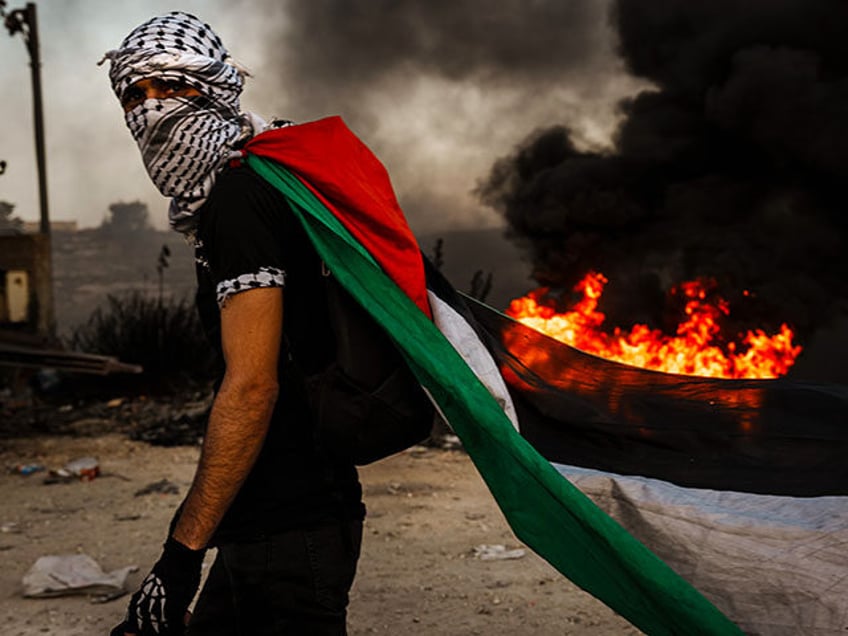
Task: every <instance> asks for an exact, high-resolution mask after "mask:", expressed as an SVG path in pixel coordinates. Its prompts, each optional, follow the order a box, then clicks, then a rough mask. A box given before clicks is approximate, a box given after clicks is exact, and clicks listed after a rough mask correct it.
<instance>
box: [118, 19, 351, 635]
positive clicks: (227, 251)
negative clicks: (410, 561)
mask: <svg viewBox="0 0 848 636" xmlns="http://www.w3.org/2000/svg"><path fill="white" fill-rule="evenodd" d="M105 59H108V60H109V61H110V62H111V67H110V73H109V76H110V79H111V82H112V87H113V89H114V92H115V94H116V95H117V97H118V99H119V100H120V102H121V104H122V106H123V109H124V112H125V118H126V123H127V126H128V127H129V129H130V131H131V133H132V136H133V138H134V139H135V140H136V142H137V143H138V146H139V148H140V150H141V154H142V159H143V161H144V164H145V166H146V168H147V171H148V173H149V175H150V178H151V179H152V180H153V182H154V184H155V185H156V186H157V188H158V189H159V190H160V191H161V192H162V193H163V194H164V195H165V196H167V197H170V198H171V205H170V222H171V225H172V227H173V228H174V229H176V230H177V231H179V232H182V233H184V234H185V235H186V236H187V237H188V238H189V239H190V242H191V243H192V244H193V245H194V246H195V249H196V254H197V263H198V265H197V275H198V284H199V287H198V294H197V302H198V308H199V311H200V314H201V319H202V321H203V323H204V327H205V329H206V330H207V332H208V333H209V334H210V336H211V340H212V342H213V343H216V345H218V346H219V347H220V352H221V354H222V356H223V360H224V363H225V368H226V371H225V373H224V375H223V378H222V380H221V381H220V384H219V386H218V388H217V392H216V397H215V400H214V403H213V407H212V411H211V415H210V418H209V422H208V428H207V431H206V435H205V437H204V442H203V448H202V451H201V456H200V461H199V464H198V468H197V471H196V474H195V477H194V481H193V484H192V486H191V488H190V490H189V492H188V494H187V496H186V499H185V501H184V503H183V505H182V506H181V508H180V510H179V511H178V513H177V515H176V516H175V518H174V522H173V523H172V524H171V530H170V534H169V536H168V537H167V540H166V542H165V544H164V550H163V552H162V555H161V557H160V558H159V560H158V562H157V563H156V564H155V566H154V567H153V569H152V571H151V572H150V574H149V575H148V576H147V577H146V578H145V579H144V582H143V583H142V585H141V588H140V589H139V590H138V591H137V592H136V593H135V594H134V595H133V596H132V598H131V601H130V603H129V609H128V613H127V616H126V618H125V620H124V622H123V623H121V625H119V626H118V627H116V628H115V629H114V630H113V632H112V633H113V634H118V635H121V634H143V635H147V634H182V633H183V632H184V630H185V629H187V633H189V634H203V635H207V634H233V635H234V634H243V635H244V634H250V635H251V636H259V635H261V634H284V633H285V634H343V633H345V617H346V606H347V602H348V591H349V589H350V586H351V584H352V582H353V578H354V573H355V569H356V563H357V559H358V556H359V548H360V541H361V533H362V520H363V517H364V506H363V504H362V501H361V487H360V484H359V481H358V476H357V472H356V469H355V467H354V465H353V463H352V462H347V461H340V460H336V459H330V458H329V457H328V456H327V455H326V454H324V453H322V452H321V451H320V450H319V449H317V448H316V444H315V442H314V439H313V436H312V434H311V431H310V427H309V426H308V425H306V422H307V421H308V413H307V410H306V409H307V405H306V403H305V401H304V398H303V395H302V392H300V391H298V390H296V389H297V380H296V379H292V378H290V377H287V376H286V372H285V370H286V368H287V367H286V366H285V365H284V364H283V362H284V361H285V360H284V359H286V358H287V357H288V356H291V357H293V358H294V359H295V360H298V361H299V363H300V365H301V367H303V368H302V371H303V372H304V373H307V374H308V373H309V372H310V371H311V370H313V369H319V368H321V367H322V366H324V365H326V364H327V363H328V360H329V359H330V357H331V356H332V355H333V353H332V351H331V349H330V347H331V344H330V342H329V339H328V338H327V337H326V334H327V333H328V331H329V327H328V311H327V301H326V298H325V297H324V295H323V293H322V289H323V287H322V285H321V284H320V281H321V278H320V277H321V275H322V273H321V272H322V262H321V259H320V258H319V257H318V255H317V254H316V252H315V251H314V249H313V248H312V247H311V245H310V241H309V239H308V238H307V237H306V235H305V232H304V229H303V228H302V227H301V226H300V225H299V224H298V223H297V222H296V220H295V219H294V217H293V216H292V215H291V214H289V213H286V212H287V211H288V203H287V202H286V199H285V198H284V197H283V195H281V193H280V192H279V191H278V190H276V189H275V188H274V187H272V186H270V185H269V184H268V183H267V182H266V181H265V180H263V179H262V178H261V177H259V176H257V174H256V173H255V172H253V171H252V170H250V169H249V168H248V167H246V166H243V165H238V158H239V157H241V156H242V155H244V151H243V150H242V148H243V146H245V144H246V143H247V142H248V141H249V140H251V139H252V138H254V137H255V136H256V135H258V134H259V133H261V132H263V131H265V130H268V129H272V128H276V129H280V130H285V128H284V127H286V126H289V127H291V128H301V127H300V126H290V124H289V123H287V122H275V123H274V124H272V125H268V124H266V123H265V122H264V121H262V120H261V119H260V118H259V117H257V116H255V115H253V114H250V113H245V112H242V111H241V110H240V107H239V94H240V93H241V90H242V84H243V80H244V77H245V75H246V73H245V72H244V71H243V70H242V69H241V68H239V66H238V65H236V64H235V63H234V62H233V61H232V60H231V59H230V57H229V54H228V52H227V50H226V49H225V48H224V46H223V44H222V43H221V40H220V39H219V38H218V36H217V35H216V34H215V33H214V32H213V31H212V29H211V28H210V27H209V26H208V25H207V24H204V23H203V22H202V21H200V20H198V19H197V18H195V17H194V16H191V15H188V14H186V13H181V12H173V13H169V14H167V15H163V16H159V17H155V18H153V19H151V20H149V21H147V22H145V23H144V24H142V25H140V26H138V27H137V28H136V29H134V30H133V31H132V32H131V33H130V34H129V35H128V36H127V37H126V39H125V40H124V41H123V42H122V43H121V45H120V48H118V49H117V50H113V51H109V52H108V53H107V54H106V56H105ZM284 296H285V312H284V303H283V298H284ZM284 315H285V330H284V329H283V324H284V318H283V316H284ZM284 333H285V335H283V334H284ZM281 351H283V352H284V353H283V354H281ZM210 546H215V547H217V548H218V554H217V558H216V560H215V562H214V564H213V565H212V567H211V570H210V572H209V577H208V580H207V582H206V584H205V586H204V589H203V590H202V592H201V594H200V596H199V598H198V601H197V604H196V606H195V611H194V614H193V617H192V618H191V620H190V623H189V625H188V627H187V628H185V627H184V625H185V622H186V621H187V620H188V617H187V608H188V606H189V604H190V602H191V601H192V599H193V598H194V595H195V593H196V590H197V588H198V585H199V581H200V572H201V563H202V561H203V558H204V552H205V550H206V549H207V548H208V547H210Z"/></svg>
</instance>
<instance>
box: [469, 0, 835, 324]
mask: <svg viewBox="0 0 848 636" xmlns="http://www.w3.org/2000/svg"><path fill="white" fill-rule="evenodd" d="M610 19H611V21H612V24H613V26H614V28H615V30H616V32H617V35H618V41H619V52H620V55H621V56H622V58H623V60H624V62H625V64H626V66H627V68H628V70H629V71H630V72H631V73H632V74H634V75H635V76H637V77H639V78H643V79H645V80H647V81H648V82H650V83H651V85H652V87H651V88H649V89H647V90H644V91H643V92H641V93H640V94H638V95H636V96H635V97H632V98H629V99H627V100H625V101H623V102H622V103H621V104H620V110H621V114H622V116H623V119H622V121H621V124H620V126H619V128H618V130H617V133H616V135H615V138H614V144H613V147H612V149H611V150H609V151H608V152H596V151H587V150H585V149H581V148H578V147H577V146H576V145H575V143H574V135H573V134H572V132H571V131H570V130H569V128H568V127H567V126H566V125H557V126H552V127H549V128H546V129H542V130H537V131H535V132H533V133H532V134H531V135H530V136H529V137H528V138H527V139H526V140H525V141H524V142H523V144H521V145H520V147H519V148H517V150H516V151H515V152H514V154H512V155H511V156H509V157H505V158H503V159H501V160H499V161H497V162H496V164H495V165H494V167H493V168H492V170H491V173H490V174H489V176H488V177H487V179H486V180H485V181H484V182H483V183H482V184H481V185H480V187H479V192H480V194H481V197H482V199H483V201H485V202H486V203H488V204H489V205H491V206H494V207H496V208H497V209H498V210H500V211H501V212H502V213H503V215H504V216H505V218H506V220H507V222H508V225H509V233H510V236H511V237H512V238H513V239H514V240H515V241H516V242H517V243H518V244H519V245H520V246H522V248H523V249H524V250H525V251H526V253H527V254H528V255H529V258H530V259H531V260H532V263H533V266H534V277H535V278H536V280H537V281H538V282H539V283H540V284H543V285H548V286H553V287H562V288H568V287H570V286H571V285H572V284H573V283H574V282H575V281H576V280H577V279H578V278H580V277H582V276H583V275H584V274H585V273H586V272H587V271H588V270H590V269H595V270H600V271H602V272H604V273H605V274H606V275H607V276H608V277H609V278H610V279H611V281H612V282H611V283H610V285H609V286H608V288H607V293H606V294H605V297H604V298H605V301H606V302H607V303H608V305H607V306H606V309H607V311H608V313H610V314H611V316H610V318H611V319H612V321H613V322H617V323H620V324H631V323H632V322H633V321H634V320H640V321H643V320H646V321H648V322H649V323H651V324H653V325H656V326H662V323H663V316H662V302H658V300H657V299H658V298H661V297H662V295H663V291H662V290H663V289H665V288H667V286H669V285H671V284H674V283H676V282H680V281H682V280H687V279H691V278H695V277H699V276H706V277H712V278H715V279H716V280H717V281H718V283H719V286H720V289H721V290H722V291H724V292H725V295H726V296H728V299H729V300H730V301H731V303H732V305H733V308H734V310H735V311H736V313H737V317H738V318H739V319H740V320H742V321H750V322H753V321H757V322H759V323H760V324H763V325H765V326H771V327H775V326H777V325H778V324H779V323H780V322H783V321H787V322H790V323H791V324H793V325H794V326H795V327H796V328H797V329H798V330H799V332H800V335H801V337H802V338H803V337H804V336H805V335H809V334H810V333H811V332H813V331H815V329H817V328H818V327H820V326H823V325H825V324H826V323H827V321H828V320H829V319H830V317H831V316H834V315H836V310H837V309H840V308H841V309H842V310H844V309H845V307H847V306H848V258H846V254H845V247H846V242H845V238H846V233H848V206H846V200H845V186H846V184H848V37H846V36H845V34H846V33H848V3H845V2H844V0H815V1H812V2H811V1H809V0H748V1H746V2H741V3H740V2H734V1H732V0H709V1H706V0H697V1H696V0H662V1H660V0H617V1H616V2H615V3H614V5H613V7H612V11H611V14H610ZM743 290H748V291H749V292H751V294H752V295H751V296H750V297H747V298H743V297H742V292H743Z"/></svg>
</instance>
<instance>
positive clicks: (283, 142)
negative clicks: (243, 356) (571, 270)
mask: <svg viewBox="0 0 848 636" xmlns="http://www.w3.org/2000/svg"><path fill="white" fill-rule="evenodd" d="M246 161H247V164H248V165H249V166H251V167H252V168H253V169H254V170H256V171H257V173H259V174H260V175H262V176H263V177H264V178H265V179H267V180H268V181H269V182H270V183H272V184H273V185H274V186H276V187H277V188H279V189H280V190H281V191H282V192H283V193H284V194H285V195H286V197H287V198H288V200H289V201H290V203H291V206H292V208H293V209H294V211H295V213H296V214H297V215H298V217H299V218H300V220H301V222H302V223H303V225H304V227H305V228H306V230H307V232H308V234H309V236H310V237H311V239H312V241H313V243H314V245H315V247H316V249H317V250H318V252H319V253H320V254H321V257H322V258H323V259H324V261H325V262H326V264H327V265H328V267H329V268H330V269H331V270H332V271H333V273H334V275H335V276H336V278H337V279H338V280H339V282H340V283H341V284H343V285H344V286H345V287H346V288H347V289H348V291H349V292H350V293H351V294H352V295H353V296H354V297H355V298H356V299H357V300H358V301H359V302H360V303H361V304H362V305H363V306H364V307H365V308H366V309H367V310H368V311H369V312H370V313H371V315H372V316H373V317H374V319H375V320H376V321H377V322H379V323H380V324H381V325H382V326H383V327H384V328H385V329H386V331H387V332H388V333H389V334H390V335H391V336H392V338H393V339H394V340H395V342H396V343H397V345H398V346H399V348H400V349H401V350H402V352H403V353H404V355H405V356H406V359H407V361H408V362H409V365H410V367H411V368H412V369H413V371H414V372H415V374H416V376H417V377H418V379H419V381H420V382H421V383H422V385H423V386H424V387H425V388H426V389H427V390H428V392H429V393H430V395H431V397H432V398H433V400H434V402H435V403H436V405H437V407H438V409H439V410H440V412H441V413H442V415H443V416H444V417H445V419H446V420H447V421H448V422H449V423H450V425H451V427H452V428H453V429H454V431H455V432H456V433H457V434H458V435H459V437H460V438H461V439H462V442H463V444H464V446H465V448H466V450H467V451H468V453H469V455H470V457H471V458H472V460H473V461H474V463H475V465H476V466H477V468H478V470H479V471H480V473H481V475H482V476H483V478H484V480H485V481H486V483H487V485H488V487H489V489H490V490H491V492H492V494H493V495H494V497H495V499H496V500H497V502H498V504H499V505H500V507H501V509H502V511H503V512H504V514H505V516H506V518H507V520H508V522H509V523H510V525H511V526H512V528H513V530H514V532H515V533H516V535H517V536H518V537H519V538H520V539H521V540H522V541H524V542H525V543H526V544H527V545H528V546H530V547H531V548H532V549H534V550H535V551H536V552H537V553H539V554H540V555H541V556H542V557H544V558H545V559H547V560H548V561H549V562H550V563H551V564H552V565H553V566H554V567H556V568H557V569H558V570H559V571H560V572H562V573H563V574H565V575H566V576H567V577H568V578H570V579H571V580H572V581H574V582H575V583H576V584H578V585H579V586H580V587H582V588H583V589H585V590H586V591H588V592H589V593H591V594H593V595H594V596H596V597H597V598H599V599H600V600H602V601H603V602H604V603H606V604H607V605H609V606H610V607H611V608H613V609H614V610H615V611H617V612H618V613H619V614H621V615H622V616H624V617H625V618H627V619H628V620H630V621H631V622H632V623H633V624H634V625H636V626H637V627H639V628H640V629H642V630H643V631H645V632H647V633H649V634H686V635H690V634H736V633H740V627H741V629H743V630H745V631H746V632H749V633H763V634H766V633H768V634H782V633H785V634H799V633H805V634H817V633H822V634H825V633H837V632H840V633H844V630H845V629H846V628H848V601H846V599H848V553H846V551H845V550H844V546H845V545H846V544H848V512H846V506H845V503H846V498H845V495H846V490H848V480H846V477H848V475H846V469H845V467H844V464H845V462H844V461H843V462H842V464H843V465H840V462H839V461H838V458H840V457H845V456H846V452H845V451H846V450H848V435H847V434H846V432H845V431H846V427H845V425H844V423H845V422H846V417H845V416H846V415H847V414H848V396H847V395H846V392H845V391H844V390H843V389H841V388H833V387H805V386H797V385H786V384H781V383H779V382H773V383H727V381H710V380H692V379H681V378H677V377H673V376H663V377H662V378H659V377H657V376H659V375H660V374H653V373H650V372H642V371H638V370H633V369H627V368H625V367H622V366H621V365H617V364H614V363H607V362H603V361H599V360H597V359H595V358H590V357H589V356H584V355H583V354H580V353H579V352H576V351H574V350H573V349H570V348H568V347H567V346H565V345H562V344H560V343H557V342H555V341H553V340H551V339H549V338H547V337H545V336H543V335H541V334H537V333H535V332H533V331H531V330H529V329H527V328H525V327H523V326H522V325H519V324H518V323H515V322H513V321H511V320H510V319H508V318H506V317H505V316H503V315H502V314H499V313H498V312H495V311H494V310H491V309H490V308H487V307H485V306H484V305H480V304H478V303H474V302H473V301H470V300H469V299H466V298H464V297H462V296H460V295H459V294H457V293H456V292H455V291H454V290H452V289H451V288H450V286H449V285H448V284H447V283H446V282H445V281H444V280H443V279H442V278H441V277H440V276H439V275H438V272H435V271H432V270H429V271H425V268H426V263H424V262H423V259H422V257H421V255H420V252H419V250H418V248H417V245H416V243H415V240H414V237H412V234H411V232H410V230H409V228H408V226H407V225H406V223H405V221H404V220H403V215H402V213H401V212H400V207H399V206H398V205H397V201H396V199H395V196H394V194H393V191H392V188H391V184H390V182H389V179H388V175H387V174H386V171H385V169H384V168H383V167H382V165H381V164H380V162H379V161H378V160H377V159H376V157H374V156H373V154H371V153H370V151H368V149H367V148H366V147H365V146H364V145H363V144H362V143H361V142H360V141H359V140H358V139H357V138H356V137H355V136H354V135H353V134H352V133H351V132H350V131H349V130H348V129H347V128H346V127H345V126H344V124H343V123H342V121H341V120H340V119H338V118H330V119H325V120H320V121H318V122H314V123H311V124H304V125H299V126H292V127H288V128H283V129H280V130H275V131H270V132H268V133H263V134H262V135H259V136H257V137H256V138H255V139H254V140H253V141H251V142H250V143H249V144H248V145H247V147H246ZM578 466H580V468H578ZM601 508H604V509H605V510H606V511H607V512H608V513H609V514H607V513H605V512H603V511H602V510H601ZM624 528H627V530H625V529H624ZM628 530H629V531H628ZM646 546H648V547H646ZM649 548H650V549H649ZM651 550H653V552H652V551H651ZM708 599H709V600H708Z"/></svg>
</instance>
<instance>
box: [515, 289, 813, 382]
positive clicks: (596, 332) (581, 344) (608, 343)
mask: <svg viewBox="0 0 848 636" xmlns="http://www.w3.org/2000/svg"><path fill="white" fill-rule="evenodd" d="M607 282H608V281H607V279H606V277H605V276H604V275H603V274H600V273H595V272H591V273H589V274H587V275H586V276H585V277H584V278H583V280H581V281H580V282H579V283H578V284H577V285H576V286H575V287H574V290H575V291H577V292H581V293H582V295H583V298H582V299H581V300H580V301H579V302H577V303H576V304H575V305H574V306H573V307H572V308H571V309H570V310H569V311H566V312H565V313H558V312H557V311H556V310H555V309H554V308H553V307H551V306H550V304H546V303H545V302H544V297H545V296H546V294H547V293H548V290H547V289H546V288H541V289H537V290H535V291H532V292H530V293H529V294H528V295H527V296H524V297H523V298H516V299H515V300H513V301H512V302H511V303H510V306H509V308H508V309H507V311H506V313H507V315H509V316H512V317H513V318H515V319H517V320H519V321H520V322H522V323H524V324H525V325H527V326H528V327H532V328H533V329H536V330H537V331H541V332H542V333H544V334H547V335H549V336H551V337H553V338H555V339H557V340H559V341H561V342H564V343H566V344H568V345H571V346H572V347H575V348H577V349H580V350H581V351H585V352H586V353H591V354H594V355H597V356H599V357H602V358H606V359H608V360H615V361H617V362H623V363H624V364H629V365H632V366H637V367H642V368H645V369H651V370H654V371H662V372H664V373H678V374H683V375H696V376H704V377H713V378H735V379H769V378H777V377H780V376H782V375H785V374H786V373H787V372H788V371H789V367H791V366H792V364H794V362H795V360H796V358H797V357H798V355H799V354H800V353H801V349H802V347H801V346H799V345H793V344H792V338H793V337H794V333H793V332H792V330H791V329H790V328H789V327H788V326H787V325H785V324H783V325H781V326H780V330H779V332H778V333H776V334H774V335H768V334H766V333H765V332H764V331H763V330H761V329H756V330H753V331H748V332H746V333H745V334H744V335H743V336H742V338H741V342H735V341H730V342H727V343H725V344H724V345H719V344H718V342H717V341H718V340H719V336H720V333H721V327H720V326H719V320H720V319H721V318H722V317H723V316H726V315H728V314H729V313H730V307H729V304H728V303H727V301H726V300H724V299H723V298H720V297H715V296H714V295H710V297H709V298H708V291H709V290H708V287H707V283H706V281H702V280H697V281H687V282H684V283H681V284H680V285H679V286H677V287H676V288H674V289H672V294H682V297H683V298H684V299H685V300H686V305H685V308H684V312H685V314H686V318H685V319H684V320H683V322H681V323H680V324H679V325H678V326H677V334H676V335H675V336H669V335H666V334H664V333H663V332H661V331H660V330H658V329H650V328H649V327H648V326H647V325H634V326H633V327H632V328H631V329H630V331H627V332H625V331H623V330H622V329H620V328H615V329H614V330H613V332H612V333H611V334H609V333H605V332H603V331H601V326H602V324H603V322H604V319H605V316H604V314H603V313H601V312H599V311H598V310H597V307H598V300H599V299H600V297H601V294H602V293H603V289H604V285H606V283H607Z"/></svg>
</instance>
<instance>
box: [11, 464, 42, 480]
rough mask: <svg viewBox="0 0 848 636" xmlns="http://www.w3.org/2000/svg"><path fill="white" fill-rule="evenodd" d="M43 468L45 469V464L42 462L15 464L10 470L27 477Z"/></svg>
mask: <svg viewBox="0 0 848 636" xmlns="http://www.w3.org/2000/svg"><path fill="white" fill-rule="evenodd" d="M42 470H44V466H42V465H41V464H18V465H16V466H13V467H12V469H11V471H10V472H13V473H16V474H18V475H23V476H24V477H26V476H27V475H32V474H33V473H38V472H41V471H42Z"/></svg>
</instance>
